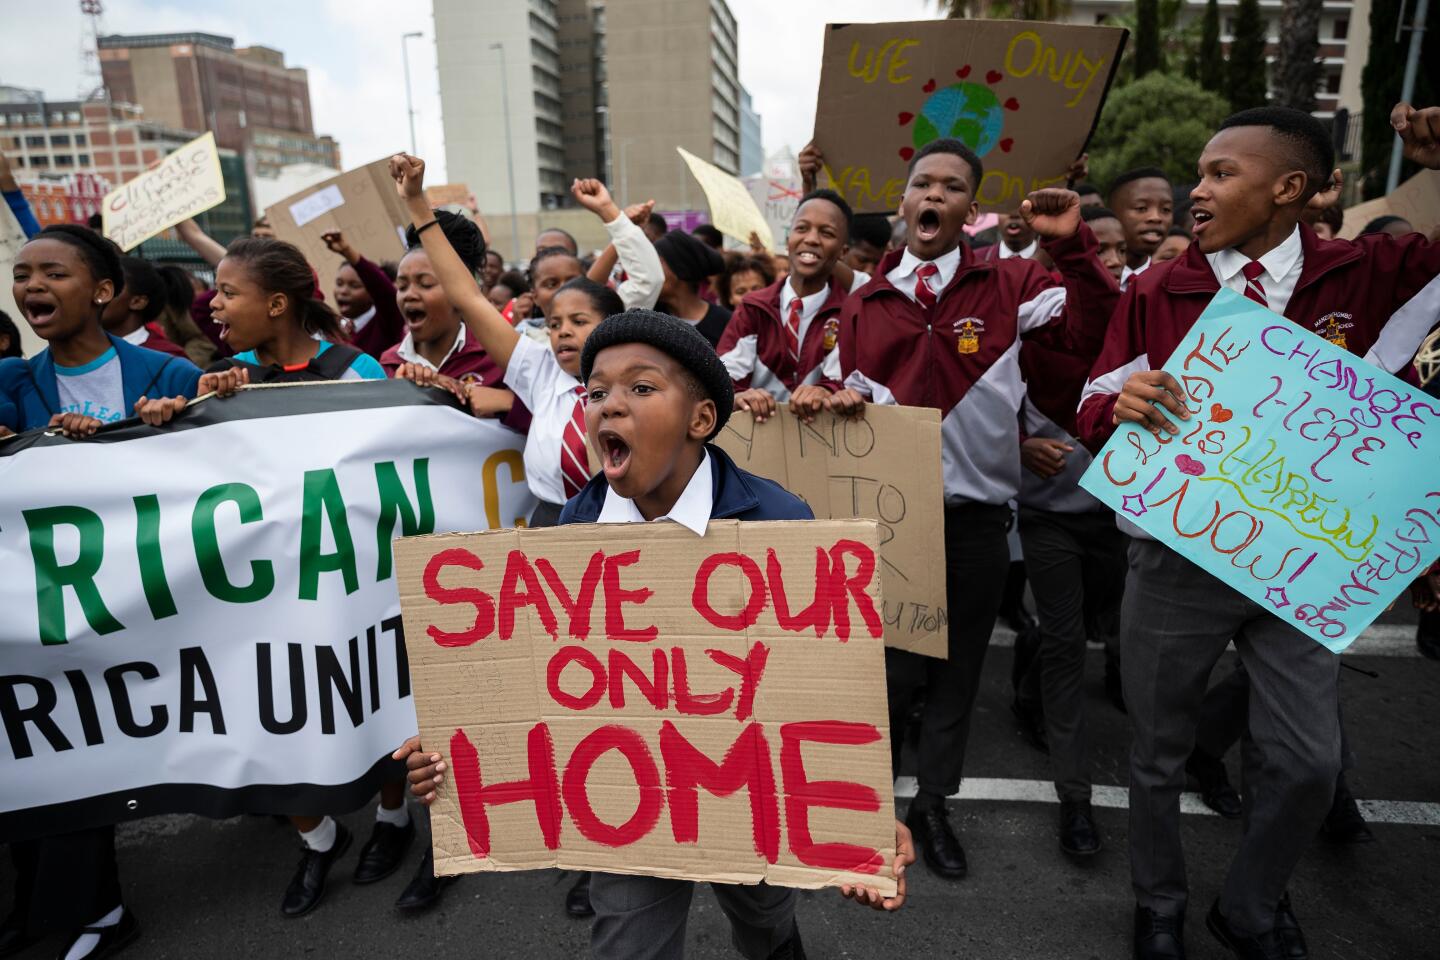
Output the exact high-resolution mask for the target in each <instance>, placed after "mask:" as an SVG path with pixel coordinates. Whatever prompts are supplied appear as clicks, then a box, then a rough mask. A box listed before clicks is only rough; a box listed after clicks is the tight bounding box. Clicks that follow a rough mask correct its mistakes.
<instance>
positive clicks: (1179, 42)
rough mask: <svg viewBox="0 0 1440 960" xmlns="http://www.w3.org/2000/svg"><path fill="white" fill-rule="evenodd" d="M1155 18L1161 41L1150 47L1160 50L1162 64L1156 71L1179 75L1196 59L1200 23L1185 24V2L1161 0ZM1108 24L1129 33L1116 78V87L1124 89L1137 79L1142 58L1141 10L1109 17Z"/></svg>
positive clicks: (1129, 8) (1128, 9)
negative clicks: (1136, 66)
mask: <svg viewBox="0 0 1440 960" xmlns="http://www.w3.org/2000/svg"><path fill="white" fill-rule="evenodd" d="M1155 14H1156V16H1155V22H1156V33H1157V35H1158V40H1157V42H1156V43H1155V44H1152V45H1150V49H1158V50H1159V60H1158V66H1156V67H1155V68H1154V69H1156V70H1159V71H1161V72H1163V73H1174V72H1178V71H1180V70H1182V69H1183V68H1184V67H1185V66H1186V65H1187V64H1188V63H1189V62H1190V61H1191V60H1192V59H1194V56H1195V46H1196V43H1197V41H1198V39H1199V36H1200V22H1199V21H1198V20H1189V21H1187V20H1186V18H1185V0H1158V2H1157V3H1156V4H1155ZM1105 23H1106V24H1107V25H1109V26H1112V27H1124V28H1125V29H1126V30H1129V31H1130V42H1129V43H1127V44H1126V45H1125V54H1124V56H1123V57H1121V59H1120V70H1119V73H1117V74H1116V83H1117V84H1118V85H1121V86H1123V85H1124V84H1127V83H1129V82H1130V81H1131V80H1133V79H1135V77H1136V76H1137V73H1136V70H1135V58H1136V57H1137V56H1138V55H1139V49H1140V39H1139V38H1140V34H1141V30H1142V25H1141V23H1140V12H1139V7H1138V6H1137V5H1136V4H1131V5H1130V6H1129V7H1128V8H1127V9H1126V10H1125V12H1124V13H1119V14H1110V15H1109V16H1107V17H1106V18H1105Z"/></svg>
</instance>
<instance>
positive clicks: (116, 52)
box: [99, 33, 340, 176]
mask: <svg viewBox="0 0 1440 960" xmlns="http://www.w3.org/2000/svg"><path fill="white" fill-rule="evenodd" d="M99 56H100V72H101V76H102V77H103V79H104V82H105V90H106V93H107V94H108V95H109V97H110V99H111V100H112V101H115V102H117V103H131V104H136V105H138V106H139V107H141V108H142V109H143V110H144V112H145V117H146V119H147V120H150V121H153V122H156V123H161V124H165V125H167V126H170V127H175V128H179V129H182V130H213V131H214V132H215V142H216V143H217V144H219V145H220V146H221V147H225V148H227V149H230V150H236V151H240V152H244V153H248V154H253V162H254V166H255V173H256V175H258V176H270V175H272V174H273V173H274V172H275V171H277V170H278V169H279V168H280V167H282V166H285V165H287V164H291V163H306V162H308V163H323V164H324V165H326V166H328V167H333V168H335V169H337V170H338V169H340V148H339V146H338V145H337V144H336V142H335V141H334V140H333V139H332V138H330V137H328V136H316V134H315V128H314V124H313V118H312V116H311V112H310V78H309V75H308V74H307V73H306V72H305V69H304V68H303V67H288V66H286V65H285V55H284V54H283V53H281V52H280V51H278V50H272V49H270V48H269V47H240V48H238V49H237V48H236V47H235V41H234V40H232V39H231V38H229V37H221V36H217V35H215V34H210V33H156V34H143V35H130V36H122V35H113V36H106V37H101V38H99Z"/></svg>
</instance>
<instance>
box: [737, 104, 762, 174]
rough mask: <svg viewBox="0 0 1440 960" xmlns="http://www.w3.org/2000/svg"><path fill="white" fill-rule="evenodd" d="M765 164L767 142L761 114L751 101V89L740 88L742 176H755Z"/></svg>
mask: <svg viewBox="0 0 1440 960" xmlns="http://www.w3.org/2000/svg"><path fill="white" fill-rule="evenodd" d="M764 166H765V144H764V141H763V140H762V137H761V133H760V114H758V113H756V112H755V105H754V104H752V103H751V102H750V91H749V90H746V89H745V88H744V87H741V88H740V176H742V177H753V176H755V175H756V174H758V173H760V171H761V168H762V167H764Z"/></svg>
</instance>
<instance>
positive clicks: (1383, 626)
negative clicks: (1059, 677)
mask: <svg viewBox="0 0 1440 960" xmlns="http://www.w3.org/2000/svg"><path fill="white" fill-rule="evenodd" d="M990 646H992V647H1013V646H1015V631H1014V630H1011V629H1010V628H1009V627H1002V626H998V625H997V626H996V627H995V632H994V633H992V634H990ZM1096 649H1098V648H1096ZM1345 653H1346V654H1353V655H1355V656H1359V657H1419V656H1420V651H1419V650H1417V649H1415V627H1414V626H1412V625H1410V624H1404V623H1377V624H1371V626H1370V627H1369V628H1368V629H1367V630H1366V631H1365V632H1364V633H1362V634H1360V636H1359V638H1357V639H1356V641H1355V642H1354V643H1352V644H1351V645H1350V647H1349V649H1347V650H1346V651H1345Z"/></svg>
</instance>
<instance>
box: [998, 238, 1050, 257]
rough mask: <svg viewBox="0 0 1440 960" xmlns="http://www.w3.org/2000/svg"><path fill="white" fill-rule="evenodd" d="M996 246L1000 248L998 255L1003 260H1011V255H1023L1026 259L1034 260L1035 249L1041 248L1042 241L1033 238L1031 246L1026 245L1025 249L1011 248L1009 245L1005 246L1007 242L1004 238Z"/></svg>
mask: <svg viewBox="0 0 1440 960" xmlns="http://www.w3.org/2000/svg"><path fill="white" fill-rule="evenodd" d="M996 246H997V247H998V248H999V250H998V254H997V256H999V258H1000V259H1001V260H1009V259H1010V258H1011V257H1021V258H1022V259H1025V260H1034V259H1035V251H1036V250H1039V249H1040V241H1039V240H1031V241H1030V246H1028V247H1026V248H1025V249H1024V250H1011V249H1010V248H1009V247H1007V246H1005V242H1004V241H1003V240H1002V241H1001V242H1000V243H999V244H997V245H996Z"/></svg>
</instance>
